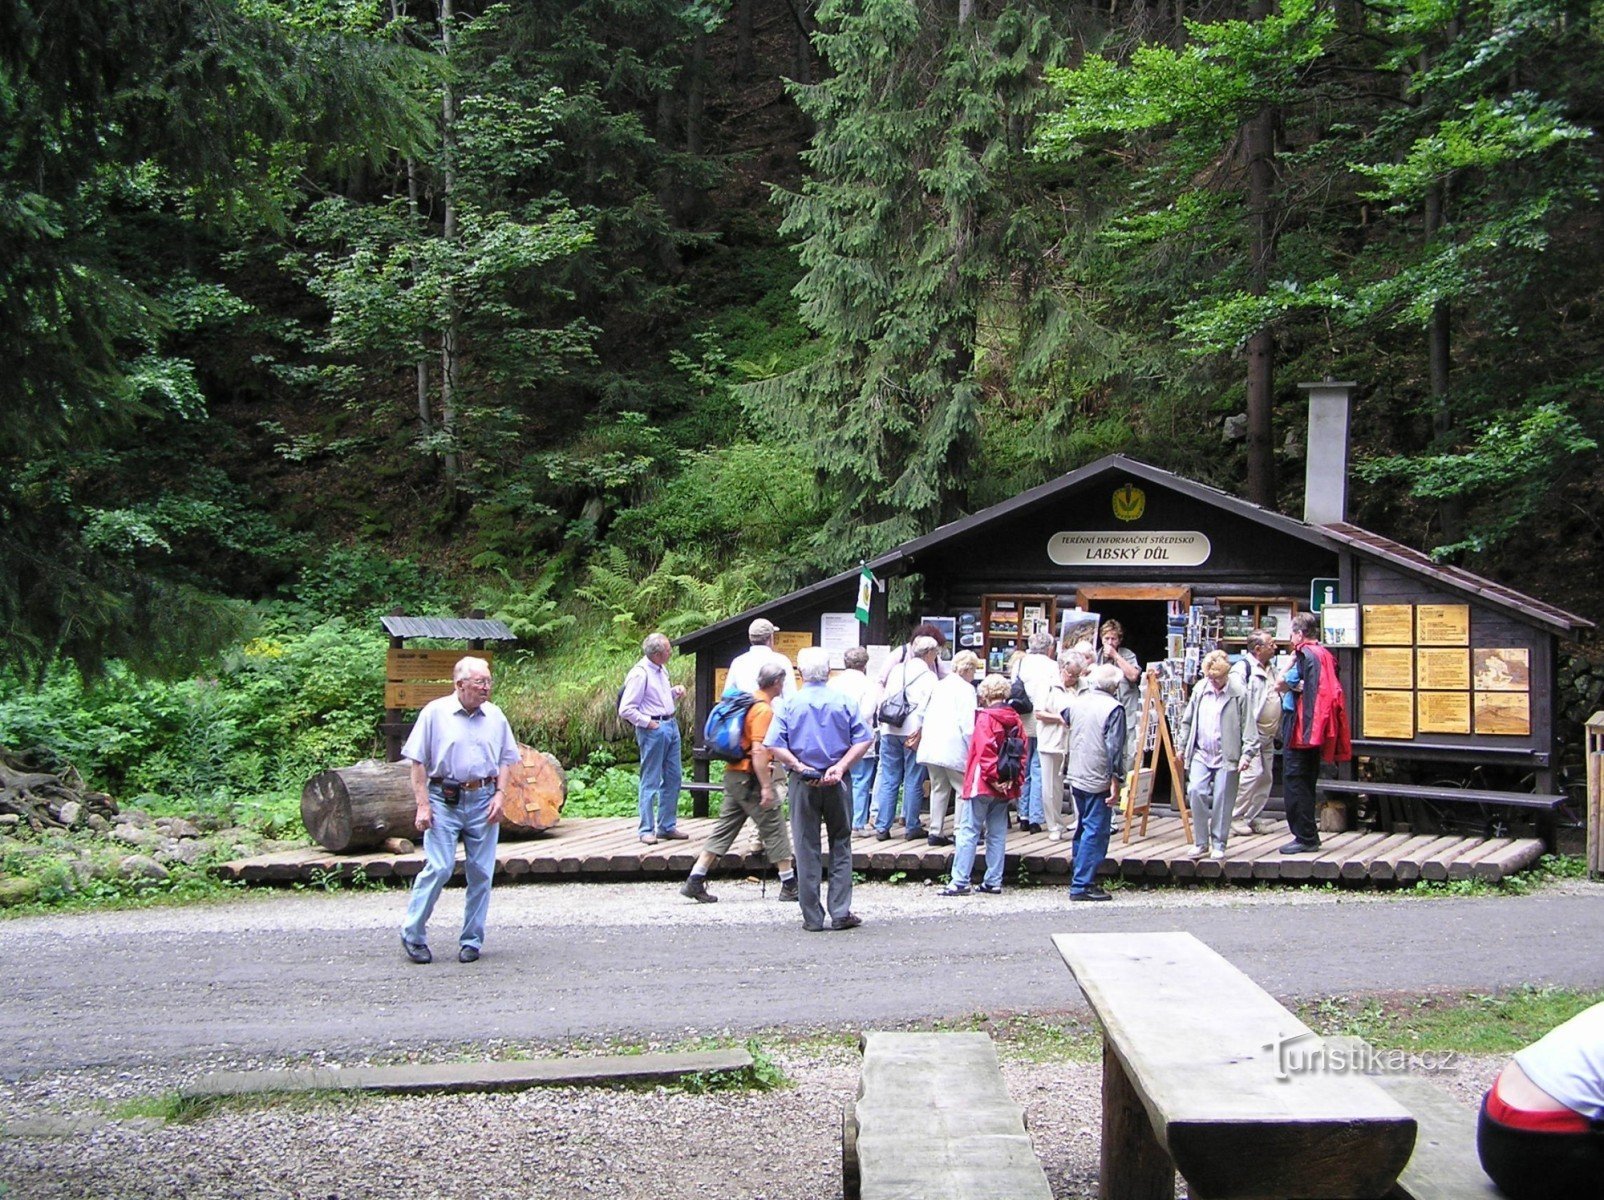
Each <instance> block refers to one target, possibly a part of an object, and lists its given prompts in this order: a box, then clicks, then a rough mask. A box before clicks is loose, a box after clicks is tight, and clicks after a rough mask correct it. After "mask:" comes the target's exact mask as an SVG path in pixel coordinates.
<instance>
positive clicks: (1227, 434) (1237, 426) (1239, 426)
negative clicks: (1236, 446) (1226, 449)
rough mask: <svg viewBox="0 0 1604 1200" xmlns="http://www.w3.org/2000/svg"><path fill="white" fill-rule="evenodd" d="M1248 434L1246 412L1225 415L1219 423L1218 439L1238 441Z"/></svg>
mask: <svg viewBox="0 0 1604 1200" xmlns="http://www.w3.org/2000/svg"><path fill="white" fill-rule="evenodd" d="M1247 436H1248V415H1247V413H1234V414H1232V415H1231V416H1229V417H1226V418H1225V420H1224V422H1222V423H1221V425H1220V440H1222V441H1226V442H1240V441H1241V440H1242V439H1243V438H1245V437H1247Z"/></svg>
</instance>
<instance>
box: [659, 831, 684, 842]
mask: <svg viewBox="0 0 1604 1200" xmlns="http://www.w3.org/2000/svg"><path fill="white" fill-rule="evenodd" d="M657 836H658V837H660V838H662V839H663V840H664V841H665V842H688V841H690V838H691V835H690V834H688V833H686V832H684V831H683V830H680V829H663V830H659V831H658V834H657Z"/></svg>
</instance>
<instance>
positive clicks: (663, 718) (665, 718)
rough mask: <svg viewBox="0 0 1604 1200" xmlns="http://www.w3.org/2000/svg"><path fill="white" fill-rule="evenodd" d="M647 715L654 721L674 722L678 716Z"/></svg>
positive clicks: (669, 714)
mask: <svg viewBox="0 0 1604 1200" xmlns="http://www.w3.org/2000/svg"><path fill="white" fill-rule="evenodd" d="M646 715H647V716H649V717H650V718H651V719H652V720H654V721H672V720H673V719H674V718H675V716H676V715H677V714H675V713H647V714H646Z"/></svg>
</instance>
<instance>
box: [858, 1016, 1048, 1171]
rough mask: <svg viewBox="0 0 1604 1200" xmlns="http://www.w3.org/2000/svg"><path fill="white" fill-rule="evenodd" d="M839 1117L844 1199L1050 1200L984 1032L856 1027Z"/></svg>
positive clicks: (992, 1049)
mask: <svg viewBox="0 0 1604 1200" xmlns="http://www.w3.org/2000/svg"><path fill="white" fill-rule="evenodd" d="M862 1047H863V1074H862V1077H861V1079H860V1081H859V1084H858V1098H857V1100H856V1101H855V1102H854V1103H852V1104H849V1105H847V1106H846V1110H845V1112H844V1113H843V1115H842V1122H841V1178H842V1185H843V1189H844V1191H845V1193H846V1200H1052V1194H1053V1190H1052V1188H1051V1186H1049V1184H1048V1182H1047V1174H1046V1172H1044V1171H1043V1170H1042V1168H1041V1163H1040V1162H1039V1161H1038V1160H1037V1158H1036V1152H1035V1150H1034V1149H1033V1148H1032V1146H1031V1144H1030V1135H1029V1134H1028V1133H1026V1132H1025V1118H1024V1114H1023V1113H1022V1112H1021V1111H1020V1109H1019V1106H1018V1105H1017V1104H1015V1103H1014V1102H1013V1100H1012V1099H1011V1098H1010V1097H1009V1095H1008V1089H1007V1088H1006V1087H1004V1086H1003V1078H1002V1070H1001V1069H1000V1068H999V1067H998V1065H997V1052H996V1050H995V1048H994V1047H993V1046H992V1042H991V1038H990V1037H988V1036H987V1035H986V1034H983V1033H865V1034H864V1035H863V1039H862Z"/></svg>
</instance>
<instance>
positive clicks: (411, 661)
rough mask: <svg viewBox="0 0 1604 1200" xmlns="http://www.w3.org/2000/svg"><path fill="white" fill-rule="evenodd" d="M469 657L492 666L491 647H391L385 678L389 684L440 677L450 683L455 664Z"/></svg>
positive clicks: (493, 663) (385, 662) (493, 657)
mask: <svg viewBox="0 0 1604 1200" xmlns="http://www.w3.org/2000/svg"><path fill="white" fill-rule="evenodd" d="M469 656H472V657H474V658H482V659H484V660H485V661H486V662H487V663H489V664H490V665H491V666H495V661H496V655H495V651H494V650H410V649H407V648H406V647H404V646H391V647H390V651H389V653H388V654H386V655H385V658H384V677H385V679H386V680H389V681H390V682H392V683H414V682H417V681H419V680H441V679H444V680H445V681H446V682H448V683H449V682H450V681H451V672H452V671H454V670H455V669H456V666H457V663H459V662H460V661H461V660H462V659H464V658H466V657H469ZM448 690H449V689H448Z"/></svg>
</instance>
